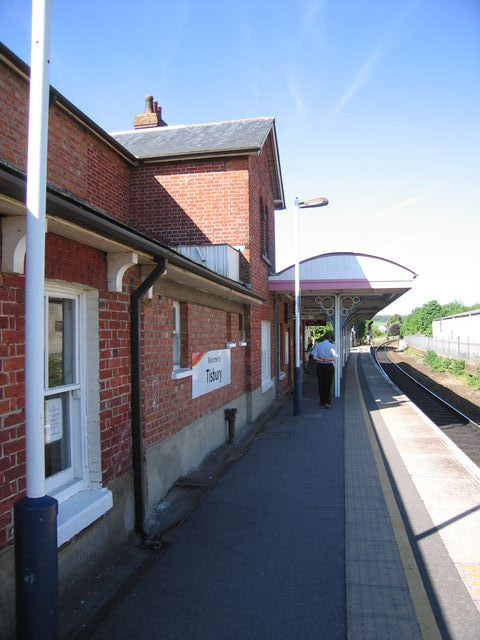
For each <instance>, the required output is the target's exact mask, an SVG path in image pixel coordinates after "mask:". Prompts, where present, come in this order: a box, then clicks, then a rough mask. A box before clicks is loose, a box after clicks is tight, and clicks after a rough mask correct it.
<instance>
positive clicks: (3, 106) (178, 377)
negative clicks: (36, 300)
mask: <svg viewBox="0 0 480 640" xmlns="http://www.w3.org/2000/svg"><path fill="white" fill-rule="evenodd" d="M28 91H29V68H28V66H27V65H25V63H23V62H22V61H21V60H20V59H18V58H17V57H16V56H15V55H14V54H13V53H12V52H11V51H9V50H8V49H6V48H5V47H3V46H1V47H0V222H1V273H0V338H1V340H0V356H1V360H0V480H1V482H0V492H1V493H0V584H1V585H2V586H1V587H0V616H1V618H2V620H7V626H8V625H10V626H11V625H13V617H14V606H13V598H14V596H13V594H14V586H13V581H14V568H13V566H14V561H13V540H14V531H13V520H12V518H13V516H12V512H13V505H14V503H15V501H16V500H18V499H19V498H21V497H22V496H23V495H24V493H25V477H26V476H25V474H26V469H25V423H24V420H25V418H24V397H25V389H24V367H25V361H24V352H25V349H24V339H25V335H24V313H25V312H24V298H25V277H24V259H25V191H26V160H27V149H26V147H27V123H28ZM47 181H48V187H47V202H46V215H47V233H46V239H45V338H44V351H45V358H44V360H45V385H44V386H45V388H44V397H45V473H46V487H47V493H48V494H49V495H53V496H54V497H56V498H57V500H58V502H59V516H58V546H59V570H60V579H61V589H62V588H64V587H65V585H67V584H69V583H70V582H71V581H72V580H74V579H75V577H76V576H77V575H79V574H80V573H81V572H82V571H83V570H84V568H85V567H86V566H88V565H89V564H93V563H94V562H95V561H96V560H97V559H98V558H99V556H100V555H101V554H103V553H104V552H105V551H106V550H107V549H111V548H112V546H113V545H115V544H119V543H122V542H124V541H125V540H127V539H128V537H129V536H131V535H143V534H144V532H145V528H146V523H147V521H148V517H149V514H150V513H151V511H152V509H153V507H154V506H155V505H156V504H157V503H158V502H159V501H160V500H161V499H162V497H163V496H165V494H166V493H167V492H168V490H169V488H170V487H171V486H172V484H173V483H174V482H175V481H176V480H177V479H178V478H179V477H181V476H182V475H184V474H186V473H188V472H189V471H191V470H192V469H193V468H195V467H196V466H198V465H199V464H200V463H201V461H202V460H203V459H204V458H205V457H206V455H208V454H209V453H210V452H211V451H212V450H214V449H215V448H217V447H218V446H220V445H221V444H223V443H224V442H225V440H226V436H227V423H226V421H225V413H224V410H225V408H227V407H228V408H232V407H233V408H236V409H237V429H242V428H245V427H246V425H248V423H249V422H250V421H252V420H253V419H255V418H256V417H257V416H258V415H260V414H261V413H262V412H263V411H264V410H265V409H266V408H268V406H269V405H270V404H271V402H272V401H273V399H274V398H275V397H277V396H279V395H282V394H284V393H286V391H287V390H289V385H290V383H291V379H292V370H291V366H292V365H291V363H292V357H291V351H292V337H293V326H292V321H291V317H292V312H293V303H292V302H290V301H289V299H288V298H286V297H283V296H282V295H281V294H273V293H269V290H268V275H269V273H271V272H272V271H273V270H274V254H275V246H274V210H275V209H281V208H284V197H283V187H282V178H281V171H280V163H279V156H278V148H277V140H276V133H275V122H274V120H273V118H254V119H248V120H240V121H232V122H220V123H212V124H206V125H191V126H171V127H169V126H167V125H166V124H165V122H164V121H163V119H162V117H161V111H160V108H159V107H158V105H157V104H156V103H154V102H153V100H152V99H151V98H147V100H146V107H145V112H144V113H143V114H139V115H138V116H137V117H136V118H135V127H134V129H133V130H132V131H128V132H122V133H116V134H111V135H110V134H107V133H106V132H105V131H103V130H102V129H101V128H100V127H98V125H96V124H95V123H94V122H93V121H92V120H90V119H89V118H88V117H87V116H86V115H85V114H83V113H82V112H80V111H79V110H78V109H77V108H76V107H75V106H74V105H73V104H71V103H70V102H69V101H68V100H67V99H65V98H64V97H63V96H62V95H60V94H59V93H58V92H57V91H55V90H54V89H53V88H51V89H50V109H49V142H48V169H47Z"/></svg>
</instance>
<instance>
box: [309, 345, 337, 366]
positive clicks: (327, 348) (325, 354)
mask: <svg viewBox="0 0 480 640" xmlns="http://www.w3.org/2000/svg"><path fill="white" fill-rule="evenodd" d="M312 355H313V357H314V358H329V359H331V358H335V359H336V358H338V353H337V350H336V349H335V345H334V344H332V343H331V342H329V341H328V340H323V342H317V344H316V345H315V346H314V347H313V351H312ZM317 362H318V360H317ZM318 364H332V363H328V362H319V363H318Z"/></svg>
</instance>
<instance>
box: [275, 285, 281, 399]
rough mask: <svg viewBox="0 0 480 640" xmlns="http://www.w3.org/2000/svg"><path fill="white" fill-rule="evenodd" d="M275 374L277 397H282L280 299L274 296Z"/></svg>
mask: <svg viewBox="0 0 480 640" xmlns="http://www.w3.org/2000/svg"><path fill="white" fill-rule="evenodd" d="M273 327H274V329H273V336H274V339H273V353H274V356H273V372H274V376H275V397H276V398H277V400H278V398H279V397H280V362H279V361H280V322H279V320H278V299H277V294H276V293H274V294H273Z"/></svg>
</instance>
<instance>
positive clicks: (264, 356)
mask: <svg viewBox="0 0 480 640" xmlns="http://www.w3.org/2000/svg"><path fill="white" fill-rule="evenodd" d="M271 336H272V334H271V322H270V320H262V321H261V375H262V391H263V392H265V391H267V390H268V389H270V387H271V386H272V385H273V382H272V340H271Z"/></svg>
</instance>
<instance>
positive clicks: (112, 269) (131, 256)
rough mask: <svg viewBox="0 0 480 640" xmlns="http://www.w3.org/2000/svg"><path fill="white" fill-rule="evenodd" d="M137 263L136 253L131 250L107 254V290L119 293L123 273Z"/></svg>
mask: <svg viewBox="0 0 480 640" xmlns="http://www.w3.org/2000/svg"><path fill="white" fill-rule="evenodd" d="M137 263H138V255H137V254H136V253H132V252H131V251H121V252H118V253H117V252H115V253H108V254H107V282H108V291H110V292H115V293H121V292H122V281H123V276H124V273H125V271H126V270H127V269H129V268H130V267H131V266H132V265H135V264H137Z"/></svg>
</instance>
